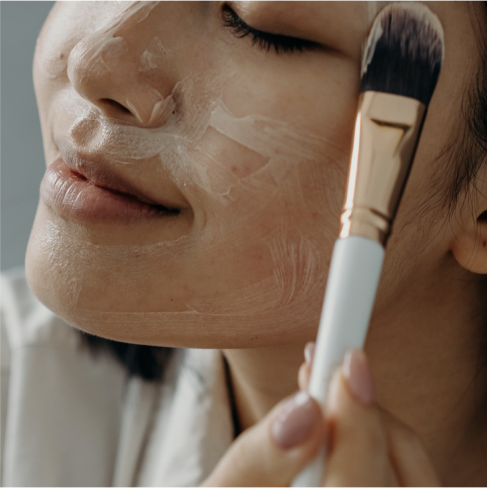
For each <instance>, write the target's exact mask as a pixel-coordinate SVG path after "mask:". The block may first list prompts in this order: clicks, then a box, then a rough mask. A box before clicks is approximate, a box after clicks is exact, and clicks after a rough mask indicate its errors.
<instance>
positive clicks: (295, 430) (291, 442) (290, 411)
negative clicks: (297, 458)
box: [271, 391, 321, 449]
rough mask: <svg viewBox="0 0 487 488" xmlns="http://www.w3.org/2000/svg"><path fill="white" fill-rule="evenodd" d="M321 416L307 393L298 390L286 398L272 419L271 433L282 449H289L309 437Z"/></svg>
mask: <svg viewBox="0 0 487 488" xmlns="http://www.w3.org/2000/svg"><path fill="white" fill-rule="evenodd" d="M320 418H321V411H320V408H319V407H318V405H317V403H316V402H315V401H313V400H312V399H311V397H310V396H309V394H308V393H306V392H304V391H300V392H299V393H296V394H295V395H294V396H293V397H292V398H290V399H289V400H288V402H287V403H286V404H284V406H283V407H282V409H281V411H280V412H279V414H278V415H277V417H276V418H275V419H274V422H273V424H272V427H271V435H272V437H273V439H274V441H275V442H276V444H277V445H279V446H280V447H281V448H283V449H290V448H292V447H295V446H297V445H299V444H302V443H303V442H304V441H305V440H307V439H308V438H309V437H311V433H312V432H313V429H314V428H315V427H316V425H317V423H318V422H319V420H320Z"/></svg>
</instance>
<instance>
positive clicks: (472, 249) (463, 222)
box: [451, 169, 487, 274]
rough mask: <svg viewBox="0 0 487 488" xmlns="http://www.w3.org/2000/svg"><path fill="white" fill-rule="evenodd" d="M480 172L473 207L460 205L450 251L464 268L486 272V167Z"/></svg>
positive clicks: (475, 271)
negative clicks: (457, 223)
mask: <svg viewBox="0 0 487 488" xmlns="http://www.w3.org/2000/svg"><path fill="white" fill-rule="evenodd" d="M480 173H481V174H480V175H479V177H478V179H477V185H476V189H475V190H473V191H477V195H476V196H475V197H476V198H475V200H474V202H475V207H474V208H472V206H471V205H467V204H465V205H462V209H461V210H460V212H459V213H460V215H459V219H458V222H459V225H458V227H457V228H456V229H455V238H454V239H453V241H452V245H451V251H452V253H453V255H454V256H455V259H456V260H457V261H458V263H459V264H460V265H461V266H463V267H464V268H465V269H467V270H469V271H471V272H472V273H479V274H487V169H486V170H484V171H482V170H481V171H480ZM472 211H473V212H472Z"/></svg>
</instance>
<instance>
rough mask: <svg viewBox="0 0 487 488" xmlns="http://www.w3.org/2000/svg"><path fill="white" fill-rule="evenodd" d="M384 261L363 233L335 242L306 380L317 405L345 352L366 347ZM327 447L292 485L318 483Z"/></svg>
mask: <svg viewBox="0 0 487 488" xmlns="http://www.w3.org/2000/svg"><path fill="white" fill-rule="evenodd" d="M383 260H384V248H383V247H382V246H381V245H380V244H379V243H378V242H375V241H372V240H370V239H366V238H365V237H359V236H349V237H345V238H343V239H338V240H337V241H336V243H335V247H334V249H333V255H332V260H331V266H330V272H329V274H328V283H327V285H326V294H325V301H324V304H323V310H322V312H321V319H320V327H319V330H318V337H317V339H316V349H315V355H314V359H313V369H312V372H311V378H310V383H309V393H310V395H311V396H313V397H314V398H316V400H318V402H319V403H320V404H321V405H324V404H325V399H326V394H327V390H328V384H329V383H330V380H331V377H332V375H333V372H334V371H335V369H336V368H337V366H339V365H340V364H341V362H342V361H343V357H344V355H345V353H346V352H347V351H348V350H349V349H352V348H362V347H363V345H364V341H365V336H366V335H367V327H368V325H369V321H370V315H371V313H372V307H373V305H374V299H375V293H376V290H377V285H378V284H379V278H380V273H381V269H382V262H383ZM325 449H326V446H323V447H322V449H321V450H320V452H319V454H318V455H317V456H316V457H315V459H314V460H313V461H311V462H310V463H309V464H308V465H307V466H306V468H304V469H303V471H301V473H300V474H299V475H298V476H297V477H296V478H295V479H294V482H293V484H292V486H320V484H321V479H322V476H323V472H324V469H325V458H326V456H325V453H326V450H325Z"/></svg>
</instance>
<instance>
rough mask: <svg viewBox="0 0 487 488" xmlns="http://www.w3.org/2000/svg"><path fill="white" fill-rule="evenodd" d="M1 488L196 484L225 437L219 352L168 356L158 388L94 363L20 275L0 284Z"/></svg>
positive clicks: (111, 362)
mask: <svg viewBox="0 0 487 488" xmlns="http://www.w3.org/2000/svg"><path fill="white" fill-rule="evenodd" d="M1 286H2V289H1V291H2V297H1V299H2V308H1V333H2V336H1V340H2V342H1V352H2V355H1V372H2V378H1V392H2V397H1V407H2V410H1V426H2V431H1V443H2V444H1V445H2V454H1V462H2V485H3V486H196V485H198V484H200V483H201V482H202V481H203V480H204V479H205V478H206V477H207V476H208V475H209V474H210V472H211V471H212V470H213V468H214V467H215V465H216V463H217V462H218V460H219V459H220V458H221V456H222V455H223V453H224V452H225V451H226V450H227V449H228V447H229V445H230V443H231V442H232V440H233V423H232V418H231V410H230V404H229V399H228V390H227V386H226V381H225V371H224V364H223V358H222V355H221V352H219V351H215V350H203V349H199V350H197V349H187V350H176V351H175V352H174V354H173V356H172V358H171V360H170V362H169V364H168V367H167V369H166V370H165V379H164V381H163V382H162V383H159V384H154V383H148V382H145V381H143V380H141V379H138V378H131V379H130V380H128V376H127V374H126V372H125V370H124V368H123V367H122V366H121V365H120V364H119V363H117V362H116V361H115V359H112V358H111V357H109V356H107V355H104V354H100V356H99V357H98V358H93V356H92V355H91V354H90V353H89V351H88V350H87V349H83V348H80V338H79V333H78V332H76V330H75V329H73V328H72V327H70V326H69V325H67V324H66V323H65V322H64V321H63V320H62V319H60V318H59V317H57V316H56V315H54V314H53V313H52V312H51V311H49V310H48V309H47V308H46V307H44V306H43V305H42V304H41V303H40V302H39V301H38V300H37V299H36V298H35V297H34V296H33V294H32V292H31V291H30V290H29V288H28V286H27V282H26V279H25V274H24V271H23V269H16V270H12V271H10V272H8V273H5V274H4V275H3V277H2V280H1Z"/></svg>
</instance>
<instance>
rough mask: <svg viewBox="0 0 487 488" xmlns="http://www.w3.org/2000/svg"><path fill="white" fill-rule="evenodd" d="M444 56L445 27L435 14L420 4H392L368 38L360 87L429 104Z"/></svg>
mask: <svg viewBox="0 0 487 488" xmlns="http://www.w3.org/2000/svg"><path fill="white" fill-rule="evenodd" d="M443 56H444V41H443V29H442V27H441V24H440V21H439V20H438V18H437V17H436V15H434V14H433V13H432V12H431V11H430V10H429V9H428V8H427V7H425V6H424V5H421V4H416V3H414V4H412V3H406V2H401V3H395V4H392V5H389V6H388V7H386V8H384V10H382V12H381V13H380V14H379V15H378V16H377V18H376V19H375V21H374V24H373V25H372V29H371V31H370V34H369V37H368V39H367V43H366V46H365V50H364V54H363V58H362V80H361V85H360V91H361V92H364V91H368V90H373V91H378V92H385V93H393V94H395V95H402V96H405V97H411V98H415V99H416V100H419V101H420V102H422V103H424V104H425V105H426V106H428V104H429V102H430V100H431V97H432V95H433V91H434V89H435V86H436V82H437V81H438V76H439V74H440V70H441V65H442V63H443Z"/></svg>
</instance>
